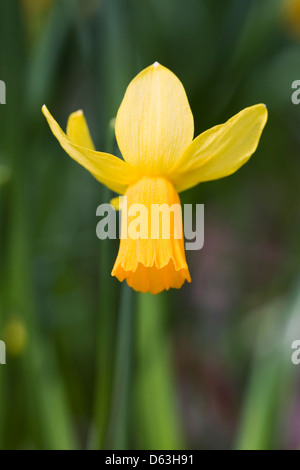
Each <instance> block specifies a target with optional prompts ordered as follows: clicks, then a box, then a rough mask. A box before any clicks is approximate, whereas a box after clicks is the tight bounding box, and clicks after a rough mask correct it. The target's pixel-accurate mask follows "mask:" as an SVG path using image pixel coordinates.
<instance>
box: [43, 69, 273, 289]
mask: <svg viewBox="0 0 300 470" xmlns="http://www.w3.org/2000/svg"><path fill="white" fill-rule="evenodd" d="M43 112H44V114H45V116H46V118H47V120H48V123H49V125H50V128H51V130H52V132H53V134H54V135H55V137H56V138H57V139H58V140H59V142H60V144H61V146H62V147H63V148H64V150H65V151H66V152H67V153H68V154H69V155H70V156H71V157H72V158H73V159H74V160H76V161H77V162H78V163H80V164H81V165H82V166H84V167H85V168H86V169H87V170H88V171H90V172H91V173H92V175H94V177H95V178H96V179H98V180H99V181H100V182H101V183H103V184H105V185H106V186H108V187H109V188H110V189H112V190H113V191H115V192H117V193H119V194H122V195H125V196H127V208H126V210H125V211H124V210H123V211H122V228H123V220H125V218H126V222H127V220H128V219H130V218H131V219H132V213H131V212H130V208H131V207H132V206H133V205H134V204H143V205H144V206H145V207H146V208H149V209H150V207H152V206H153V205H155V204H158V205H161V204H167V205H168V206H169V207H171V206H173V204H179V196H178V193H179V192H180V191H184V190H186V189H188V188H191V187H192V186H195V185H197V184H198V183H200V182H202V181H209V180H215V179H218V178H222V177H224V176H228V175H230V174H232V173H234V172H235V171H236V170H238V169H239V168H240V167H241V166H242V165H243V164H244V163H246V161H247V160H248V159H249V158H250V156H251V155H252V154H253V153H254V152H255V150H256V148H257V145H258V142H259V139H260V136H261V133H262V130H263V128H264V126H265V124H266V121H267V109H266V107H265V105H263V104H258V105H255V106H252V107H249V108H246V109H244V110H243V111H241V112H240V113H238V114H237V115H235V116H234V117H232V118H231V119H230V120H229V121H227V122H226V123H225V124H222V125H219V126H216V127H213V128H212V129H210V130H208V131H206V132H204V133H203V134H201V135H199V136H198V137H197V138H196V139H194V140H193V136H194V121H193V115H192V112H191V109H190V106H189V102H188V99H187V96H186V93H185V90H184V88H183V86H182V84H181V82H180V81H179V79H178V78H177V77H176V76H175V75H174V74H173V73H172V72H171V71H170V70H168V69H167V68H165V67H163V66H162V65H160V64H158V63H157V62H156V63H155V64H153V65H151V66H150V67H148V68H146V69H145V70H143V71H142V72H141V73H139V74H138V75H137V76H136V77H135V78H134V79H133V81H132V82H131V83H130V85H129V86H128V88H127V91H126V93H125V96H124V99H123V101H122V104H121V106H120V108H119V111H118V114H117V118H116V127H115V132H116V138H117V142H118V145H119V148H120V151H121V153H122V155H123V158H124V160H121V159H120V158H117V157H115V156H113V155H110V154H107V153H102V152H96V151H95V150H94V146H93V143H92V139H91V137H90V133H89V130H88V127H87V124H86V121H85V118H84V115H83V113H82V111H78V112H76V113H74V114H72V115H71V116H70V118H69V121H68V126H67V134H65V133H64V132H63V131H62V130H61V128H60V127H59V125H58V124H57V122H56V121H55V120H54V119H53V117H52V116H51V114H50V113H49V111H48V109H47V108H46V107H45V106H44V107H43ZM149 213H150V212H149ZM146 217H148V216H146ZM144 222H148V220H145V217H144V219H143V218H142V219H141V224H143V223H144ZM147 227H148V224H147ZM147 230H149V228H147ZM147 233H148V235H149V236H146V237H143V238H139V239H136V237H130V236H125V237H124V238H121V242H120V249H119V253H118V256H117V259H116V262H115V265H114V268H113V271H112V275H113V276H116V277H117V278H118V279H119V280H120V281H123V280H124V279H126V281H127V283H128V284H129V286H131V287H133V288H134V289H135V290H138V291H141V292H151V293H153V294H156V293H158V292H161V291H162V290H164V289H169V288H171V287H175V288H180V287H181V286H182V284H183V283H184V282H185V281H186V280H187V281H189V282H190V281H191V278H190V274H189V270H188V266H187V263H186V259H185V251H184V242H183V237H181V238H177V237H175V236H174V224H173V226H172V229H171V234H170V237H169V238H168V239H167V238H163V237H162V236H161V233H162V227H161V226H160V227H159V228H158V234H159V235H158V237H151V234H150V232H147Z"/></svg>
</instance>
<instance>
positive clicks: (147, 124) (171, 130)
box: [116, 62, 194, 176]
mask: <svg viewBox="0 0 300 470" xmlns="http://www.w3.org/2000/svg"><path fill="white" fill-rule="evenodd" d="M193 135H194V120H193V115H192V112H191V109H190V106H189V103H188V99H187V96H186V93H185V90H184V88H183V86H182V83H181V82H180V81H179V79H178V78H177V77H176V75H174V74H173V73H172V72H171V71H170V70H168V69H167V68H165V67H163V66H162V65H160V64H158V63H157V62H156V63H155V64H153V65H151V66H150V67H148V68H146V69H145V70H143V71H142V72H141V73H139V75H137V77H135V78H134V79H133V80H132V82H131V83H130V85H129V86H128V88H127V91H126V93H125V96H124V99H123V101H122V103H121V106H120V109H119V111H118V114H117V120H116V137H117V141H118V144H119V148H120V150H121V152H122V155H123V157H124V159H125V160H126V161H127V162H128V163H130V164H131V165H134V166H135V167H137V168H138V169H140V170H142V171H143V173H144V174H147V175H156V176H158V175H164V174H165V172H166V171H167V169H168V168H169V167H170V166H171V165H173V164H174V162H175V161H176V160H177V159H178V158H179V157H180V156H181V155H182V153H183V152H184V150H185V149H186V147H187V146H188V145H189V144H190V143H191V142H192V139H193Z"/></svg>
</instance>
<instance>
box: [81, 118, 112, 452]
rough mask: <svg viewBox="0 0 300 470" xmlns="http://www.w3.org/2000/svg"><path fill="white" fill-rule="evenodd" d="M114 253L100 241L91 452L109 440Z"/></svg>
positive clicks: (105, 197) (106, 242) (104, 195)
mask: <svg viewBox="0 0 300 470" xmlns="http://www.w3.org/2000/svg"><path fill="white" fill-rule="evenodd" d="M114 133H115V119H112V120H111V121H110V123H109V126H108V130H107V139H106V150H107V152H109V153H113V151H114V146H115V138H114ZM111 197H112V192H111V191H110V190H109V189H108V188H106V187H105V186H103V188H102V200H103V202H105V203H108V202H109V201H110V199H111ZM113 257H114V250H112V240H109V239H107V240H101V241H100V264H99V266H100V283H99V304H100V310H99V316H98V324H97V338H96V344H97V347H96V355H97V356H96V386H95V403H94V409H93V428H92V430H91V434H90V436H89V442H88V448H90V449H99V448H100V449H102V448H103V447H104V445H105V441H106V436H107V426H108V420H109V409H110V403H111V388H112V380H113V357H114V335H115V323H116V318H115V312H116V297H117V291H116V285H115V281H114V279H113V278H112V277H111V275H110V272H111V270H112V266H113Z"/></svg>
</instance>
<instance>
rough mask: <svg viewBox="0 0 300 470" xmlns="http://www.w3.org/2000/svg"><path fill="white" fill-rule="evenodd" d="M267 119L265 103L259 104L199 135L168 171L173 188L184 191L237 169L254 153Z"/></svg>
mask: <svg viewBox="0 0 300 470" xmlns="http://www.w3.org/2000/svg"><path fill="white" fill-rule="evenodd" d="M267 118H268V112H267V108H266V106H265V105H264V104H258V105H255V106H251V107H250V108H246V109H244V110H243V111H241V112H240V113H238V114H236V115H235V116H233V117H232V118H231V119H229V121H227V122H226V123H225V124H221V125H219V126H216V127H213V128H212V129H209V130H208V131H206V132H204V133H203V134H200V135H199V136H198V137H197V138H196V139H195V140H194V141H193V142H192V143H191V145H190V146H189V147H188V148H187V149H186V151H185V152H184V154H183V155H182V157H181V158H180V159H179V160H178V161H177V162H176V163H175V165H174V166H173V168H172V169H171V170H170V172H169V174H168V178H170V180H171V181H172V182H173V184H174V186H175V188H176V190H177V191H178V192H180V191H184V190H186V189H188V188H191V187H192V186H195V185H196V184H198V183H200V182H202V181H209V180H215V179H219V178H223V177H224V176H228V175H231V174H232V173H234V172H235V171H236V170H238V169H239V168H240V167H241V166H242V165H244V163H246V162H247V160H249V158H250V157H251V155H252V154H253V153H254V152H255V150H256V148H257V145H258V142H259V139H260V136H261V133H262V131H263V129H264V127H265V124H266V122H267Z"/></svg>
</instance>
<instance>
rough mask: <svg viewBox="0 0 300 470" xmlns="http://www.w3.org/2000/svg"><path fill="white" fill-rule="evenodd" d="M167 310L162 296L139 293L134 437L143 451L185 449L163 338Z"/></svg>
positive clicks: (167, 347) (168, 351)
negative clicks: (135, 428)
mask: <svg viewBox="0 0 300 470" xmlns="http://www.w3.org/2000/svg"><path fill="white" fill-rule="evenodd" d="M166 311H167V304H166V295H165V294H160V295H156V296H153V295H151V294H139V296H138V308H137V345H136V346H137V371H136V374H137V381H136V395H135V397H136V407H135V414H136V422H137V428H138V430H139V432H138V435H137V436H136V437H137V439H138V444H139V447H140V448H143V449H156V450H172V449H182V448H184V443H183V437H182V435H181V432H180V423H179V417H178V407H177V400H176V397H175V394H174V385H175V383H174V376H173V371H172V364H171V360H170V343H169V341H168V338H167V337H166V328H165V324H166V317H165V315H166Z"/></svg>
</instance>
